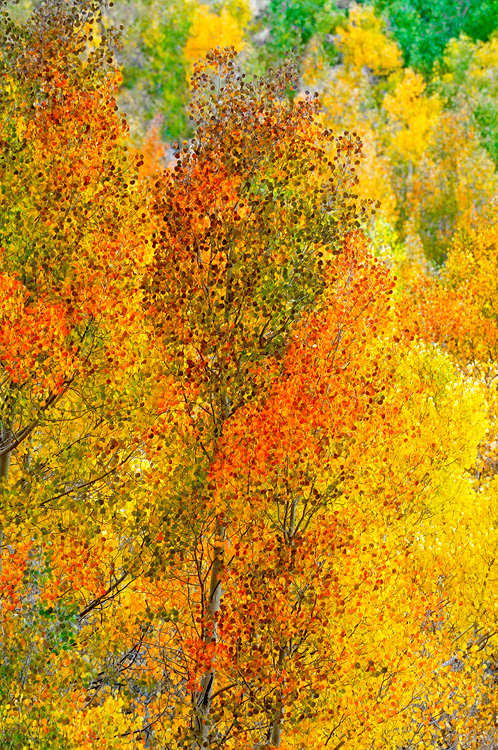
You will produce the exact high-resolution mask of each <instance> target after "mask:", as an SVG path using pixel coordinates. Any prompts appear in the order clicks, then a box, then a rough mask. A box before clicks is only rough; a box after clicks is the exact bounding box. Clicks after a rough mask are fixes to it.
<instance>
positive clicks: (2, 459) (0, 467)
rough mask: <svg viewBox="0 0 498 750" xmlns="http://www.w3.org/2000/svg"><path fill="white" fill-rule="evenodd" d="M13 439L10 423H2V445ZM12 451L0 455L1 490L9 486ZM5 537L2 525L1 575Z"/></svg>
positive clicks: (0, 536)
mask: <svg viewBox="0 0 498 750" xmlns="http://www.w3.org/2000/svg"><path fill="white" fill-rule="evenodd" d="M11 439H12V428H11V427H10V425H9V426H8V427H7V426H6V425H5V424H2V428H1V435H0V441H1V442H0V445H5V444H6V443H9V441H10V440H11ZM10 453H11V451H9V452H8V453H4V454H3V456H0V492H1V491H2V489H3V487H6V486H7V483H8V481H9V468H10ZM4 542H5V538H4V533H3V528H2V527H1V526H0V575H1V574H2V570H3V546H4Z"/></svg>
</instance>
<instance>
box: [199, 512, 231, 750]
mask: <svg viewBox="0 0 498 750" xmlns="http://www.w3.org/2000/svg"><path fill="white" fill-rule="evenodd" d="M224 540H225V527H224V526H223V525H222V524H221V523H220V522H219V521H218V522H217V525H216V531H215V542H216V543H222V542H223V541H224ZM216 543H215V546H214V547H213V555H214V557H213V565H212V568H211V578H210V582H209V596H208V601H207V605H206V613H205V615H206V631H205V633H204V642H205V643H206V644H208V643H216V642H217V639H218V632H217V625H216V616H217V614H218V611H219V609H220V604H221V594H222V591H221V581H220V576H221V571H222V569H223V551H222V549H223V548H222V546H219V545H218V544H216ZM215 676H216V671H215V666H214V662H213V664H212V666H211V669H210V670H209V671H207V672H206V673H205V674H204V675H203V676H202V679H201V685H200V690H199V691H198V692H197V693H196V695H195V717H194V728H195V735H196V737H195V740H194V743H193V745H192V750H197V748H207V747H208V736H209V719H208V717H209V713H210V711H211V702H212V698H211V696H212V695H213V687H214V681H215Z"/></svg>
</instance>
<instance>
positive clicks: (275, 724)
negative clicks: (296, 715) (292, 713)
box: [268, 645, 287, 747]
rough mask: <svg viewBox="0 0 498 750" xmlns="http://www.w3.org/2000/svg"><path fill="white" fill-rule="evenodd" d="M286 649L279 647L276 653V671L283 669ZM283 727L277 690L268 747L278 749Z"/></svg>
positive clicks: (281, 709) (281, 708) (282, 708)
mask: <svg viewBox="0 0 498 750" xmlns="http://www.w3.org/2000/svg"><path fill="white" fill-rule="evenodd" d="M286 654H287V649H286V647H285V645H283V646H280V649H279V653H278V671H279V672H281V671H282V669H283V668H284V663H285V657H286ZM283 726H284V696H283V693H282V691H281V690H277V705H276V708H275V713H274V714H273V720H272V724H271V727H270V731H269V736H268V745H269V746H270V747H280V742H281V741H282V730H283Z"/></svg>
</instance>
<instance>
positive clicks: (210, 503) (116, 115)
mask: <svg viewBox="0 0 498 750" xmlns="http://www.w3.org/2000/svg"><path fill="white" fill-rule="evenodd" d="M100 13H101V8H100V6H99V4H98V3H97V2H93V0H78V2H74V3H72V2H63V0H46V1H45V2H43V3H42V4H41V5H40V6H39V7H38V8H37V10H36V11H35V12H33V13H32V14H31V16H30V17H29V19H28V20H27V21H26V22H23V23H21V22H19V23H15V22H14V21H12V20H11V19H10V17H9V15H8V13H7V11H6V10H4V9H3V6H2V16H1V21H0V24H1V25H0V75H1V81H2V83H1V94H2V96H1V100H0V191H1V192H0V248H1V252H0V263H1V268H0V308H1V318H0V368H1V392H0V395H1V400H0V421H1V442H0V481H1V487H0V490H1V502H0V527H1V528H0V539H1V562H0V622H1V633H2V653H1V654H0V695H1V701H0V742H1V746H2V748H6V750H7V749H12V750H14V749H15V750H21V748H22V749H23V750H24V749H25V748H30V749H31V748H32V749H33V750H42V749H43V750H45V749H46V750H48V749H50V750H58V749H61V750H62V748H64V750H72V749H73V748H74V750H76V749H78V750H80V748H84V749H85V748H86V749H88V750H91V749H93V748H95V749H96V748H99V750H100V748H107V749H108V750H111V749H112V748H116V750H118V749H119V750H121V749H123V748H139V747H147V748H158V749H159V748H161V749H163V748H167V749H168V750H173V749H176V750H179V748H189V749H191V750H197V749H198V748H199V749H200V748H212V749H213V750H214V748H225V749H226V750H231V749H233V750H235V749H237V750H244V749H245V748H247V750H249V749H251V750H253V749H254V748H281V749H282V750H284V749H287V750H291V748H292V749H295V750H298V749H301V748H305V747H306V748H313V749H314V750H321V749H322V748H323V749H324V750H325V748H334V749H335V750H338V749H339V748H341V747H345V748H349V747H350V748H358V749H359V748H362V749H363V748H386V747H389V748H393V750H394V749H395V748H396V749H401V748H405V749H406V750H411V748H415V747H419V748H420V747H433V746H436V747H441V748H442V747H449V743H456V744H458V743H459V746H460V747H465V748H471V747H481V746H483V745H482V743H483V742H489V743H491V742H494V741H495V728H494V726H495V725H494V722H495V717H496V703H497V698H496V694H495V676H496V669H497V667H496V655H495V653H494V651H493V641H492V636H493V634H494V631H495V627H496V617H497V615H496V611H497V606H498V600H497V597H496V594H495V587H494V585H493V582H494V581H495V580H496V560H497V559H498V558H497V556H496V553H497V551H498V536H497V532H496V519H495V507H496V492H497V488H496V479H495V477H496V470H497V466H498V464H497V461H498V424H497V421H496V420H497V417H496V415H497V413H498V412H497V397H496V378H497V377H498V373H497V371H496V363H495V360H496V353H497V343H498V342H497V330H498V329H497V325H496V321H497V315H498V309H497V302H496V297H497V295H496V292H497V289H496V283H497V282H496V257H497V255H496V254H497V247H498V246H497V241H498V240H497V236H498V235H497V228H496V221H495V218H494V214H493V210H492V208H489V207H488V209H487V213H486V212H485V211H484V209H483V210H482V212H481V213H479V212H477V213H476V212H473V210H471V209H472V207H473V206H474V203H472V199H471V197H469V195H470V192H471V189H470V188H469V187H468V186H469V181H468V180H467V181H466V180H464V178H463V177H462V175H461V172H458V170H457V173H458V175H459V176H458V180H461V182H458V180H457V183H458V184H453V183H452V185H451V186H450V187H448V191H449V192H448V191H447V192H446V193H444V196H443V197H441V196H439V197H438V195H436V194H433V195H431V196H427V195H426V193H425V188H424V185H425V184H426V183H425V182H424V180H428V179H429V178H430V175H434V174H436V173H437V174H440V173H441V172H442V171H444V169H446V167H445V162H444V159H446V158H447V157H446V156H443V153H444V154H446V151H445V150H444V148H443V147H442V146H441V145H440V144H439V145H438V142H437V138H439V139H442V140H444V139H445V138H448V139H449V141H448V142H451V139H452V138H456V137H457V136H456V135H455V133H457V131H458V127H459V124H458V122H456V121H455V120H454V119H451V118H449V120H451V121H449V120H448V119H446V120H445V119H444V118H443V116H442V115H441V107H440V103H439V100H438V98H437V96H436V95H434V96H429V95H427V94H426V93H425V87H424V84H423V81H422V79H421V77H419V74H417V73H415V72H413V71H411V70H410V69H405V70H404V72H403V73H401V68H402V63H401V58H400V55H399V53H398V51H397V48H396V46H395V45H394V43H387V42H385V38H384V36H383V33H384V32H383V31H382V28H381V24H380V23H379V22H378V20H376V17H375V15H374V14H373V11H370V10H361V11H360V10H359V9H356V10H354V12H353V14H352V17H353V18H354V13H356V14H357V23H356V24H353V23H352V24H351V25H350V26H349V27H346V28H345V30H344V32H343V33H342V36H341V39H340V40H339V42H338V43H339V44H340V45H342V47H341V49H342V50H343V63H341V64H342V65H343V67H342V68H341V69H340V70H339V71H336V81H335V82H334V86H332V84H331V81H330V80H329V79H328V80H327V82H326V83H325V84H324V85H323V88H324V96H323V102H324V104H325V109H324V108H323V106H322V101H321V99H320V97H319V96H318V94H311V93H308V92H306V93H304V92H299V91H297V87H298V77H299V75H298V70H297V69H296V67H295V65H293V64H292V63H288V64H287V65H286V66H284V67H283V68H280V69H278V70H275V71H272V74H271V75H270V76H266V77H265V76H254V77H252V76H249V75H246V74H245V73H244V72H243V71H242V69H241V67H240V65H239V58H238V56H237V53H236V51H235V50H234V49H233V47H228V48H226V49H224V50H221V49H219V48H218V49H215V50H212V51H207V50H204V47H203V51H204V52H205V54H204V56H203V59H202V60H200V61H199V62H198V63H197V64H196V65H195V67H194V70H193V75H192V78H191V84H190V91H191V97H192V103H191V107H190V110H189V111H190V116H191V123H192V127H193V130H194V136H193V137H192V138H191V139H189V140H186V141H184V142H182V143H176V144H175V145H174V147H173V150H172V157H171V158H172V161H171V163H170V164H168V163H167V149H166V146H165V145H164V144H163V143H162V142H161V139H160V134H159V126H160V119H157V120H156V121H155V122H154V123H153V125H152V127H151V128H150V130H149V133H148V136H147V138H146V140H145V142H144V146H143V148H142V149H141V150H138V151H137V149H136V148H133V147H130V142H129V132H128V125H127V122H126V118H125V117H124V116H123V115H122V114H121V113H120V111H119V108H118V106H117V96H118V92H119V86H120V83H121V78H120V74H119V72H118V71H117V70H116V69H115V66H114V58H113V54H114V51H115V49H116V46H117V45H118V43H119V42H118V39H117V38H116V37H115V34H114V32H113V31H112V30H111V31H108V32H106V33H105V34H103V35H102V36H101V38H100V39H99V41H98V44H95V43H94V40H93V37H92V32H91V29H93V28H95V25H96V24H97V25H98V24H99V23H100V21H101V18H100ZM234 18H235V16H234ZM218 19H221V20H220V23H221V22H222V21H223V19H225V21H226V29H227V34H228V33H229V32H230V33H233V34H235V31H237V28H238V27H237V28H236V25H234V24H235V21H234V20H233V18H232V20H230V18H229V17H228V11H223V10H222V11H220V14H219V17H218ZM211 20H212V21H213V23H215V21H214V20H213V19H211ZM225 21H223V23H225ZM99 28H100V27H99ZM194 28H196V27H195V24H194ZM234 29H235V31H234ZM237 33H238V32H237ZM239 36H240V35H239ZM237 38H239V37H237ZM239 41H240V40H239ZM201 42H202V44H201ZM198 43H199V45H200V46H203V45H204V42H203V41H202V39H200V41H199V40H198ZM189 44H190V46H189V47H188V49H189V50H190V51H191V52H192V55H191V56H193V50H194V48H195V44H194V41H192V42H191V43H189ZM204 46H205V45H204ZM374 47H375V54H374V49H373V48H374ZM189 54H190V52H189ZM310 54H311V53H310ZM310 59H311V58H310ZM365 64H367V65H368V66H369V67H370V69H371V71H372V73H373V74H374V75H376V76H379V77H380V79H383V78H387V77H389V76H391V75H392V76H394V78H393V79H392V81H393V85H392V87H391V91H390V93H389V94H388V95H386V97H385V99H384V103H383V105H382V106H383V108H384V111H385V117H386V118H387V120H386V121H387V123H388V126H389V128H390V131H389V132H390V134H391V137H390V139H389V141H388V145H386V147H385V148H386V150H388V149H390V153H389V159H388V158H387V157H386V156H385V154H384V156H382V155H380V156H379V160H378V161H377V150H378V149H380V144H379V141H378V140H377V136H376V135H375V134H374V130H373V128H372V123H371V122H370V123H369V122H368V121H367V120H368V118H367V119H366V120H365V118H363V120H362V118H361V116H360V110H361V107H358V110H357V111H356V112H352V111H351V107H354V102H353V105H351V102H349V104H348V105H347V107H350V110H349V111H348V108H347V107H346V106H344V107H343V110H344V111H343V112H342V118H343V123H345V124H346V126H347V127H346V128H345V129H341V128H340V123H339V122H332V120H333V117H332V115H331V111H332V107H331V104H330V103H331V101H332V100H333V98H334V97H337V98H340V96H341V93H340V92H341V90H342V91H343V92H344V91H346V92H352V91H353V92H354V91H356V92H358V91H360V90H361V88H362V85H363V84H361V81H360V76H361V75H362V73H361V70H362V68H363V66H364V65H365ZM308 72H309V71H308ZM396 76H397V77H396ZM376 85H377V84H376ZM291 91H293V92H294V93H293V95H289V92H291ZM358 96H359V94H358ZM344 101H345V100H344V98H343V104H344ZM348 101H349V100H348ZM414 111H416V117H415V116H413V112H414ZM337 117H338V115H337ZM348 118H349V120H348ZM355 118H358V120H359V122H360V126H361V127H364V129H365V132H366V138H365V143H364V142H363V140H362V138H361V137H360V135H359V130H360V128H358V129H355V127H354V121H355ZM338 119H339V117H338ZM428 149H432V151H431V152H430V153H431V155H432V156H431V159H432V161H431V160H430V159H429V160H427V159H425V157H424V154H425V155H426V154H427V153H428ZM438 149H439V150H438ZM462 158H463V157H462ZM424 159H425V160H424ZM369 164H370V166H371V167H372V168H371V169H370V171H369V169H368V168H367V166H368V165H369ZM410 165H411V166H410ZM438 170H439V171H438ZM448 179H450V178H448ZM470 182H471V181H470ZM463 183H465V185H463ZM382 185H384V186H387V188H388V189H387V188H386V191H385V192H386V196H385V197H386V204H387V208H386V207H383V208H381V209H380V210H381V214H380V219H379V215H378V211H379V208H380V203H379V201H378V198H379V197H380V193H381V192H382V190H383V188H382ZM464 187H465V189H464ZM370 188H371V193H372V194H369V190H370ZM467 188H468V190H467ZM466 190H467V192H466ZM451 191H454V192H455V194H458V195H459V196H460V198H459V200H461V211H460V212H459V213H458V216H459V219H458V222H457V223H458V227H457V231H455V232H453V231H452V232H449V231H448V232H447V233H446V234H445V232H443V230H441V233H440V235H438V237H437V238H435V239H434V237H432V239H430V238H429V239H430V242H433V244H432V245H431V247H433V248H434V247H436V246H437V247H440V244H438V243H440V242H442V239H441V237H442V236H443V235H444V236H445V237H446V236H448V237H450V235H451V237H452V240H451V243H450V244H449V250H448V259H447V262H446V264H445V265H444V267H443V269H442V270H441V271H440V272H439V273H435V272H431V271H430V267H429V266H428V264H427V262H426V260H425V258H424V257H423V256H422V255H421V253H419V254H417V253H415V252H414V251H413V252H412V255H411V256H410V254H409V253H407V254H405V255H404V256H402V257H401V258H400V257H398V258H394V255H393V254H391V255H386V254H384V256H383V253H382V251H379V241H378V240H379V236H380V234H379V233H380V232H381V230H382V226H384V227H385V224H384V225H382V223H381V222H382V221H383V222H387V223H389V221H391V220H392V221H393V222H395V221H398V219H399V217H401V219H400V221H401V222H404V225H403V226H405V229H406V227H408V229H406V232H407V235H406V236H407V237H408V238H409V237H412V238H413V237H415V235H416V237H417V238H418V241H419V242H421V240H420V232H419V230H420V231H422V230H421V227H422V226H423V225H424V221H425V219H424V217H427V216H429V215H432V214H431V212H433V211H436V210H437V209H436V208H435V206H436V203H437V201H438V200H441V201H443V202H444V200H446V198H447V195H448V194H449V193H451ZM469 191H470V192H469ZM403 196H404V199H403V200H402V197H403ZM445 196H446V197H445ZM467 209H468V211H467ZM403 212H406V216H405V215H404V214H403ZM466 212H467V213H466ZM448 215H449V214H448V213H447V214H445V216H448ZM410 222H411V224H410ZM434 226H435V224H434ZM391 228H392V227H391ZM393 231H394V230H393ZM410 232H412V234H410ZM391 236H392V235H391ZM407 242H408V240H407ZM429 244H430V243H429ZM381 249H382V248H381ZM393 258H394V260H393ZM456 744H455V747H456ZM490 746H491V745H490Z"/></svg>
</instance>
